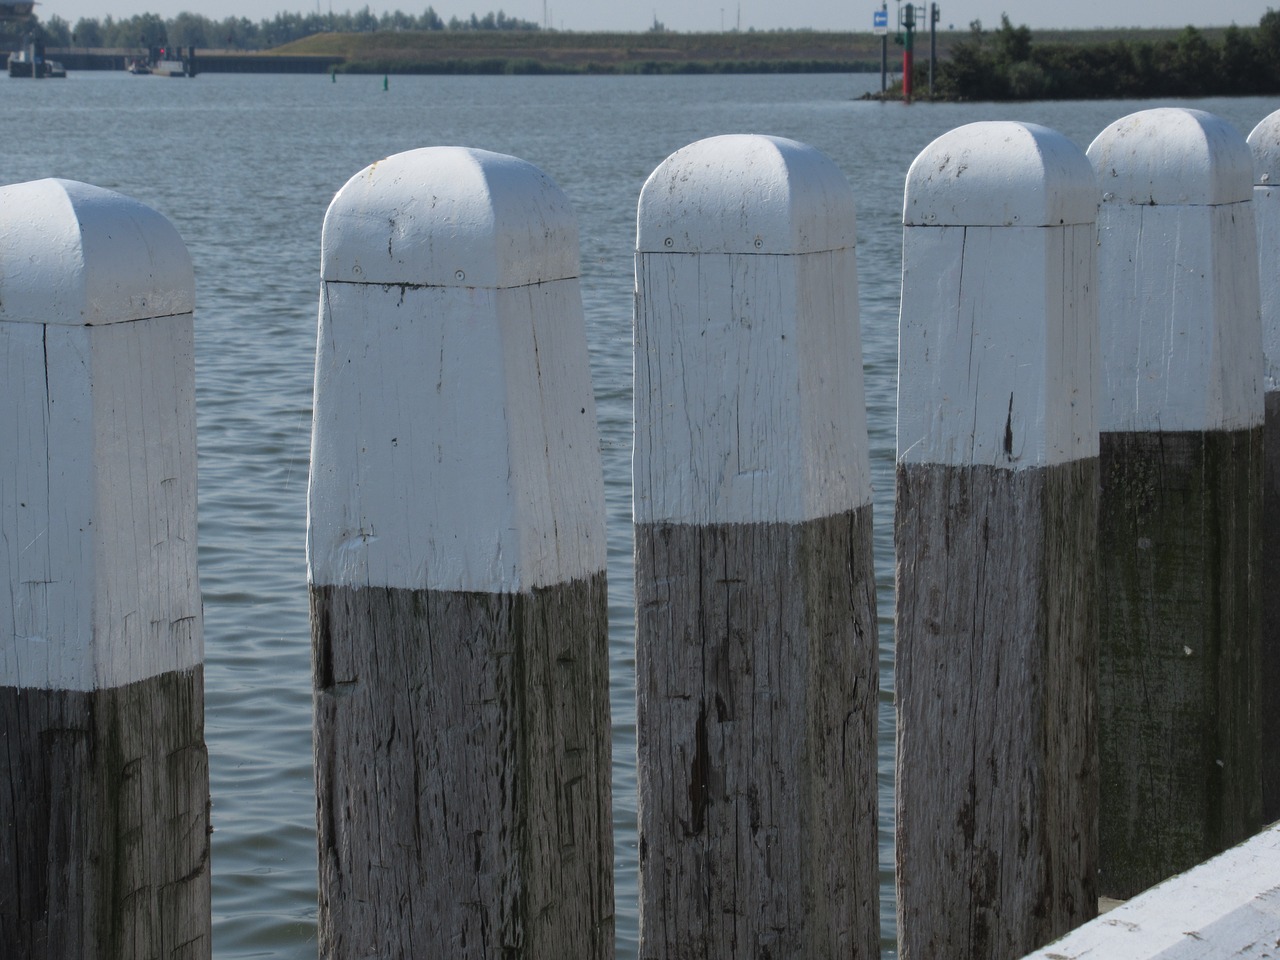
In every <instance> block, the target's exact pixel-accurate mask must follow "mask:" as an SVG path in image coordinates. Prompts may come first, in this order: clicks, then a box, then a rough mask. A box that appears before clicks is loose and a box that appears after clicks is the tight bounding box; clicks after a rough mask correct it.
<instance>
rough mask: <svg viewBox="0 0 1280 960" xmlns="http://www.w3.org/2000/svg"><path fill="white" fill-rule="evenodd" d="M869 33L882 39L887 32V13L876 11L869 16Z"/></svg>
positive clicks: (886, 11) (885, 11)
mask: <svg viewBox="0 0 1280 960" xmlns="http://www.w3.org/2000/svg"><path fill="white" fill-rule="evenodd" d="M871 32H872V33H873V34H874V35H875V36H877V37H882V36H884V35H885V34H887V33H888V32H889V11H888V10H876V11H875V12H874V13H872V14H871Z"/></svg>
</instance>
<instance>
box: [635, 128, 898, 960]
mask: <svg viewBox="0 0 1280 960" xmlns="http://www.w3.org/2000/svg"><path fill="white" fill-rule="evenodd" d="M638 220H639V223H638V237H637V248H636V249H637V252H636V288H637V297H636V362H635V420H636V431H635V435H636V448H635V459H634V484H635V486H634V495H635V521H636V631H637V634H636V673H637V679H636V686H637V724H638V730H637V738H638V750H639V770H638V779H639V821H640V823H639V827H640V830H639V833H640V950H639V955H640V957H642V958H663V960H685V958H687V960H692V958H698V960H714V958H721V957H723V958H729V957H743V956H751V957H766V956H772V957H791V958H800V957H805V958H815V960H816V958H828V957H846V958H847V957H863V958H869V957H878V956H879V919H878V916H879V915H878V895H877V864H876V778H875V759H876V739H875V722H876V689H877V672H876V649H877V643H876V607H875V576H874V570H873V567H872V550H871V488H870V481H869V473H868V470H869V467H868V454H867V433H866V411H865V405H864V399H863V387H862V358H861V357H862V355H861V342H860V335H859V329H858V297H857V276H856V256H855V247H854V243H855V221H854V204H853V196H852V191H851V190H850V188H849V185H848V183H847V182H846V181H845V179H844V177H843V176H842V175H841V174H840V172H839V171H838V170H837V169H836V167H835V165H834V164H832V163H831V161H830V160H828V159H827V158H826V157H824V156H822V155H821V154H820V153H818V152H817V151H815V150H813V149H812V148H810V147H807V146H805V145H803V144H799V143H795V142H793V141H790V140H781V139H775V138H770V137H756V136H733V137H716V138H713V139H710V140H703V141H700V142H698V143H695V144H693V145H692V146H689V147H686V148H684V149H683V150H680V151H677V152H676V153H675V154H673V155H672V156H670V157H669V158H667V160H666V161H664V162H663V164H662V165H661V166H659V167H658V169H657V170H656V171H655V172H654V173H653V175H652V176H651V177H650V178H649V180H648V182H647V183H646V184H645V186H644V190H643V192H642V193H641V196H640V204H639V218H638Z"/></svg>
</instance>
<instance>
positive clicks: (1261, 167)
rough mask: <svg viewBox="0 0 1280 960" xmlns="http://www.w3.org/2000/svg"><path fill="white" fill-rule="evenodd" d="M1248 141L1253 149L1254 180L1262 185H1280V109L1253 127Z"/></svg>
mask: <svg viewBox="0 0 1280 960" xmlns="http://www.w3.org/2000/svg"><path fill="white" fill-rule="evenodd" d="M1248 143H1249V148H1250V150H1252V151H1253V177H1254V179H1253V182H1254V183H1255V184H1257V185H1258V186H1260V187H1263V186H1265V187H1276V186H1280V110H1277V111H1276V112H1275V113H1272V114H1270V115H1268V116H1266V117H1264V118H1263V119H1262V121H1261V122H1260V123H1259V124H1258V125H1257V126H1256V127H1254V128H1253V132H1252V133H1250V134H1249V139H1248Z"/></svg>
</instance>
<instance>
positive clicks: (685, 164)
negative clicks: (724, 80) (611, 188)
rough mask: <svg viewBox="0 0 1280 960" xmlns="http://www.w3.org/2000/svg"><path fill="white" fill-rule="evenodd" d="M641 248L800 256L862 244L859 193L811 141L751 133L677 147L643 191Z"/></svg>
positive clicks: (644, 250)
mask: <svg viewBox="0 0 1280 960" xmlns="http://www.w3.org/2000/svg"><path fill="white" fill-rule="evenodd" d="M636 219H637V224H636V252H637V253H759V254H797V253H816V252H820V251H825V250H843V249H844V248H846V247H852V246H854V245H855V239H856V236H857V223H856V219H855V216H854V204H853V191H852V190H850V188H849V182H848V181H847V180H846V179H845V177H844V175H843V174H842V173H841V172H840V169H839V168H838V167H837V166H836V165H835V164H834V163H832V162H831V160H830V159H829V158H828V157H826V156H825V155H824V154H822V153H821V152H820V151H818V150H815V149H814V148H813V147H810V146H808V145H807V144H803V143H797V142H796V141H795V140H786V139H783V138H781V137H766V136H758V135H750V134H742V135H730V136H722V137H711V138H709V139H706V140H699V141H698V142H697V143H693V144H690V145H689V146H687V147H684V148H683V149H681V150H677V151H676V152H675V153H673V154H672V155H671V156H669V157H668V158H667V159H666V160H664V161H663V162H662V164H661V165H660V166H659V167H658V168H657V169H656V170H654V171H653V173H652V174H651V175H650V176H649V179H648V180H647V181H645V185H644V188H643V189H642V190H641V191H640V204H639V207H638V210H637V215H636Z"/></svg>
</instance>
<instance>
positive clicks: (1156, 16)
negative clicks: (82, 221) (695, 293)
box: [36, 0, 1280, 32]
mask: <svg viewBox="0 0 1280 960" xmlns="http://www.w3.org/2000/svg"><path fill="white" fill-rule="evenodd" d="M365 5H366V0H318V2H317V0H312V3H310V4H309V3H307V2H306V0H43V2H42V3H41V4H40V5H39V6H37V7H36V13H37V15H38V16H40V17H41V18H42V19H48V18H49V17H51V16H54V15H57V16H60V17H62V18H63V19H64V20H67V21H68V22H70V23H71V24H72V25H74V24H75V22H76V21H77V20H79V19H80V18H81V17H97V18H99V19H101V18H102V17H105V16H106V15H107V14H111V15H112V16H114V17H117V18H119V17H129V16H133V15H134V14H138V13H157V14H159V15H160V16H162V17H172V16H174V15H175V14H178V13H180V12H182V11H184V10H187V11H190V12H192V13H200V14H203V15H204V16H206V17H210V18H211V19H214V20H222V19H224V18H226V17H230V16H234V17H247V18H248V19H250V20H252V21H254V22H257V21H260V20H263V19H269V18H270V17H272V16H274V15H275V14H276V13H278V12H281V11H289V12H312V11H315V10H317V9H318V10H319V11H320V12H322V13H327V12H329V10H330V9H332V10H333V11H334V12H342V11H345V10H358V9H360V8H362V7H364V6H365ZM428 5H430V6H433V7H434V8H435V11H436V13H438V14H440V16H442V17H443V18H444V19H445V20H448V19H449V18H450V17H454V16H456V17H458V18H460V19H467V18H469V17H470V16H471V14H472V13H476V14H479V15H480V16H483V15H484V14H486V13H488V12H490V11H491V10H492V11H497V10H502V11H503V12H504V13H506V14H507V15H508V16H513V17H520V18H522V19H524V20H531V21H533V22H535V23H540V24H546V23H548V22H549V23H550V25H551V26H553V27H555V28H556V29H562V30H580V31H581V30H611V31H637V32H639V31H643V30H646V29H648V28H649V27H650V26H651V25H652V23H653V21H654V19H655V18H656V19H657V20H659V21H661V22H662V23H663V24H664V25H665V26H666V27H667V29H669V30H677V31H681V32H691V31H716V30H721V29H724V30H732V29H734V28H735V27H740V28H741V29H742V30H746V29H748V28H751V27H754V28H755V29H757V30H774V29H789V28H795V29H799V28H805V27H809V28H813V29H815V30H869V29H870V27H871V16H872V13H873V11H874V10H876V9H878V7H879V2H877V0H854V2H852V3H851V2H849V0H782V2H780V0H741V2H737V0H692V2H690V0H644V2H623V0H385V2H384V0H368V7H369V9H370V10H371V11H372V12H373V13H375V14H380V13H382V12H384V11H392V10H397V9H399V10H403V11H404V12H406V13H414V14H417V13H421V12H422V11H423V10H425V9H426V8H427V6H428ZM1274 5H1275V6H1278V7H1280V0H1275V2H1274ZM939 9H940V20H939V23H938V29H939V30H945V29H947V28H948V27H952V28H954V29H956V30H966V29H968V25H969V23H970V22H971V21H973V20H981V21H982V23H983V26H985V27H995V26H998V25H999V23H1000V15H1001V13H1008V14H1009V19H1010V20H1012V21H1013V23H1014V25H1015V26H1020V25H1022V24H1026V25H1027V26H1028V27H1030V28H1031V29H1032V31H1034V30H1035V29H1036V28H1038V27H1043V28H1048V27H1072V28H1089V27H1134V26H1140V27H1184V26H1186V25H1187V24H1192V25H1194V26H1197V27H1208V26H1227V25H1228V24H1232V23H1235V24H1238V25H1239V26H1254V25H1256V24H1257V22H1258V19H1259V18H1260V17H1261V16H1262V15H1263V14H1264V13H1265V12H1266V11H1267V9H1268V4H1267V3H1265V2H1263V3H1258V2H1249V0H1215V2H1212V3H1205V2H1195V0H1163V2H1160V3H1158V4H1156V3H1153V2H1152V0H1052V2H1050V0H1022V2H1020V3H1011V2H1008V0H939ZM897 10H898V3H897V2H896V0H889V19H890V22H894V21H895V20H896V17H897Z"/></svg>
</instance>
